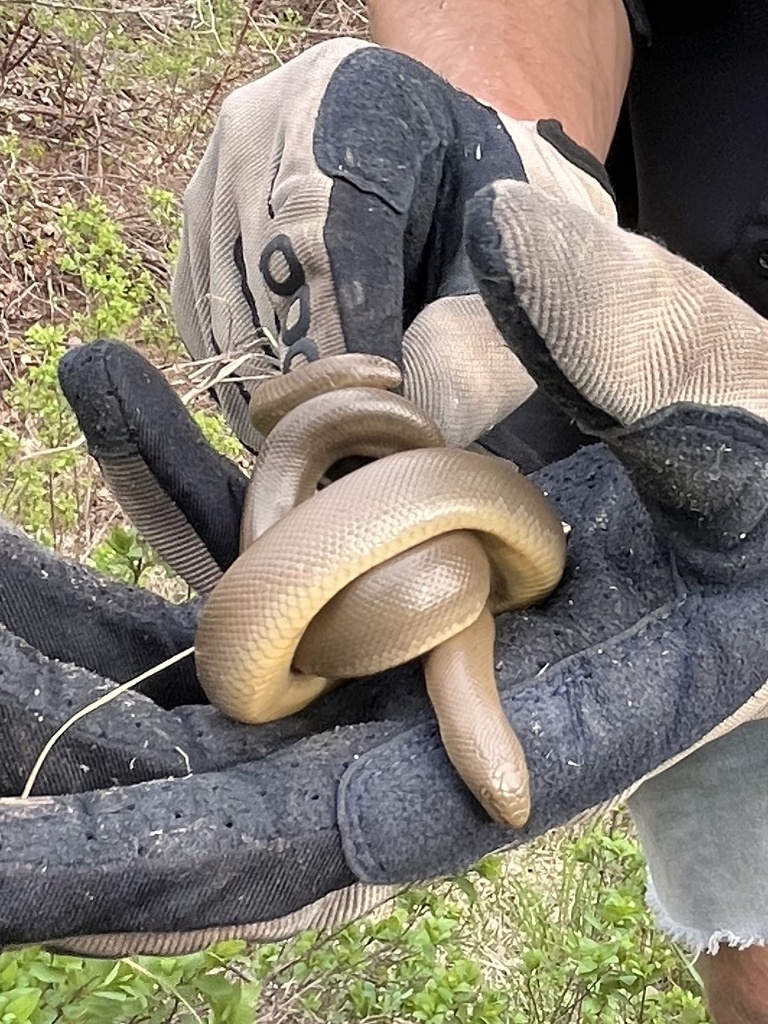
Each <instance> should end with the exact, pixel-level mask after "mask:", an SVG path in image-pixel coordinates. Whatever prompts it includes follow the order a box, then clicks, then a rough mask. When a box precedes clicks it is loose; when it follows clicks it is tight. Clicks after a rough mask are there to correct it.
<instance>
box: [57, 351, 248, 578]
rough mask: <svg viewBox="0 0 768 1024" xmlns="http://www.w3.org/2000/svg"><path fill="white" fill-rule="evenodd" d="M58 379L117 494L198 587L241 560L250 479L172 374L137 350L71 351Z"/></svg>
mask: <svg viewBox="0 0 768 1024" xmlns="http://www.w3.org/2000/svg"><path fill="white" fill-rule="evenodd" d="M59 381H60V384H61V387H62V390H63V392H64V394H65V396H66V398H67V401H68V402H69V404H70V405H71V406H72V409H73V410H74V413H75V415H76V417H77V420H78V423H79V424H80V428H81V429H82V431H83V433H84V434H85V437H86V440H87V442H88V450H89V452H90V453H91V455H92V456H93V457H94V458H95V459H96V461H97V462H98V464H99V468H100V469H101V472H102V474H103V476H104V479H105V481H106V483H107V485H108V486H109V488H110V490H111V491H112V494H113V495H114V497H115V499H116V500H117V501H118V503H119V504H120V506H121V508H122V509H123V511H124V512H125V514H126V515H127V516H128V518H129V519H130V520H131V521H132V523H133V524H134V526H135V527H136V529H137V530H138V531H139V532H140V533H141V534H142V536H143V537H145V538H146V540H147V541H149V543H151V544H152V545H153V547H154V548H155V549H156V550H157V551H158V553H159V554H160V555H161V557H162V558H163V559H164V560H165V561H166V562H167V563H168V565H170V566H171V567H172V568H173V570H174V571H175V572H177V573H178V574H179V576H181V578H182V579H184V580H185V582H186V583H187V584H188V585H189V586H190V587H192V588H193V589H194V590H196V591H197V592H198V593H205V592H207V591H209V590H210V589H212V587H213V586H214V584H215V583H216V581H217V580H218V579H219V578H220V577H221V575H222V573H223V572H224V571H225V570H226V569H227V568H228V567H229V566H230V565H231V563H232V562H233V561H234V560H235V558H236V557H237V553H238V546H239V532H240V515H241V510H242V506H243V502H244V500H245V490H246V486H247V480H246V477H245V476H244V474H243V473H241V471H240V470H239V469H238V468H237V467H236V466H235V465H234V464H233V463H232V462H230V461H229V460H228V459H226V458H224V457H223V456H222V455H219V454H218V453H217V452H216V451H214V449H213V448H212V447H211V446H210V445H209V444H208V442H207V441H206V440H205V438H204V437H203V435H202V433H201V431H200V429H199V427H198V426H197V424H196V423H195V422H194V420H193V419H192V417H191V416H190V415H189V412H188V411H187V409H186V408H185V406H184V404H183V403H182V402H181V400H180V398H179V397H178V395H177V394H176V392H175V391H174V390H173V388H171V387H170V385H169V384H168V382H167V381H166V379H165V377H164V376H163V375H162V373H160V371H159V370H157V369H155V368H154V367H153V366H152V365H151V364H150V363H149V362H148V361H147V360H146V359H144V357H143V356H141V355H140V354H139V352H137V351H136V350H135V349H133V348H131V347H130V346H128V345H124V344H122V343H120V342H115V341H107V340H105V341H98V342H94V343H92V344H90V345H85V346H81V347H78V348H75V349H72V350H70V351H69V352H68V353H67V354H66V355H65V356H64V357H63V359H62V360H61V362H60V364H59Z"/></svg>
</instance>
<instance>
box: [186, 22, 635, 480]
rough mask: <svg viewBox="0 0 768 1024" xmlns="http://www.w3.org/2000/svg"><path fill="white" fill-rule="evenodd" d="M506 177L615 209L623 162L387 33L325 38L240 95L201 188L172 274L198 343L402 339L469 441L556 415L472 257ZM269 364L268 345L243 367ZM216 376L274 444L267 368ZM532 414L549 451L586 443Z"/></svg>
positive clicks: (420, 394) (205, 352) (392, 346)
mask: <svg viewBox="0 0 768 1024" xmlns="http://www.w3.org/2000/svg"><path fill="white" fill-rule="evenodd" d="M498 178H506V179H510V178H511V179H516V180H519V181H528V182H530V183H531V184H532V185H534V186H535V187H536V188H538V189H541V190H542V192H544V193H545V194H547V195H550V196H554V197H558V198H563V199H567V200H568V201H570V202H573V203H576V204H578V205H579V206H581V207H582V208H584V209H585V210H588V211H590V212H592V213H595V214H598V215H599V216H600V217H604V218H606V219H608V220H610V221H615V219H616V213H615V209H614V203H613V200H612V196H611V192H610V186H609V184H608V180H607V176H606V174H605V171H604V169H603V168H602V166H601V165H600V164H599V163H598V162H597V161H596V160H595V159H594V158H593V157H592V156H591V155H590V154H588V153H587V152H586V151H584V150H582V149H581V148H580V147H578V146H576V145H575V144H574V143H573V142H572V141H571V140H569V139H568V138H567V137H566V136H565V135H564V134H563V132H562V130H561V128H560V125H559V124H558V123H557V122H554V121H545V122H544V121H540V122H522V121H513V120H510V119H508V118H503V117H500V116H499V115H498V114H497V113H496V112H495V111H494V110H492V109H490V108H489V107H487V106H484V105H483V104H481V103H480V102H478V101H477V100H475V99H473V98H472V97H470V96H467V95H465V94H463V93H460V92H457V91H456V90H455V89H454V88H453V87H451V86H450V85H449V84H448V83H447V82H445V81H444V80H443V79H441V78H440V77H438V76H437V75H436V74H434V73H433V72H432V71H430V70H428V69H427V68H425V67H424V66H423V65H421V64H419V63H417V62H416V61H414V60H412V59H410V58H408V57H405V56H403V55H402V54H399V53H395V52H393V51H390V50H386V49H382V48H380V47H377V46H374V45H370V44H367V43H362V42H359V41H355V40H350V39H337V40H333V41H331V42H327V43H322V44H320V45H318V46H315V47H313V48H311V49H309V50H308V51H306V52H305V53H303V54H302V55H301V56H299V57H298V58H296V59H294V60H292V61H290V62H289V63H288V64H286V65H284V66H283V67H281V68H279V69H278V70H276V71H274V72H272V73H271V74H269V75H267V76H266V77H264V78H262V79H260V80H258V81H255V82H253V83H251V84H249V85H246V86H245V87H243V88H240V89H238V90H236V91H235V92H233V93H232V94H231V95H230V96H229V97H227V99H226V100H225V101H224V103H223V105H222V109H221V113H220V116H219V119H218V123H217V125H216V128H215V130H214V133H213V136H212V138H211V141H210V144H209V146H208V149H207V152H206V154H205V156H204V158H203V160H202V161H201V163H200V165H199V167H198V169H197V171H196V173H195V175H194V178H193V179H192V182H191V184H190V185H189V187H188V189H187V191H186V196H185V199H184V235H183V241H182V247H181V253H180V259H179V263H178V268H177V272H176V277H175V282H174V290H173V297H174V310H175V317H176V322H177V327H178V329H179V332H180V334H181V336H182V338H183V340H184V343H185V344H186V346H187V348H188V349H189V350H190V352H191V353H192V354H193V355H194V356H195V357H196V358H198V359H203V358H209V357H211V356H214V355H217V354H219V353H223V354H224V355H227V356H237V355H241V354H243V353H246V352H248V351H252V350H257V349H258V348H259V342H260V340H262V339H263V338H264V336H265V335H266V336H268V337H269V338H271V339H273V341H274V348H273V355H274V356H276V357H277V362H278V365H279V367H280V369H283V370H285V369H288V368H289V367H290V366H291V365H293V363H294V361H295V360H296V359H316V358H318V357H322V356H326V355H330V354H334V353H340V352H344V351H355V352H373V353H376V354H377V355H380V356H385V357H387V358H389V359H391V360H392V361H394V362H395V363H396V364H397V365H398V366H400V367H401V368H402V371H403V377H404V384H403V392H404V394H405V395H406V397H408V398H410V399H412V400H413V401H414V402H416V404H417V405H419V406H421V407H422V408H423V409H425V410H426V411H427V412H429V413H430V414H431V415H432V417H433V418H434V419H435V420H436V422H437V424H438V426H439V427H440V428H441V430H442V432H443V434H444V436H445V437H446V439H447V441H448V443H451V444H457V445H467V444H469V443H470V442H473V441H476V440H477V439H478V438H480V437H481V436H482V435H484V434H485V433H486V432H487V431H489V430H490V429H491V428H492V427H494V426H495V425H496V424H499V423H500V421H502V420H504V419H505V417H507V416H508V414H509V413H511V412H513V411H514V410H517V409H518V408H519V407H521V406H525V409H524V410H522V411H521V413H520V415H521V417H525V420H524V422H526V423H527V422H529V420H530V417H532V416H536V415H537V414H538V416H539V418H540V420H541V421H542V422H544V423H546V424H551V421H552V418H553V417H557V410H556V409H553V408H552V406H551V405H550V404H549V403H546V408H545V409H544V410H543V411H542V410H539V404H544V399H543V397H542V396H538V397H535V396H534V393H535V390H536V386H535V384H534V382H533V380H532V379H531V378H530V376H529V375H528V374H527V373H526V372H525V371H524V370H523V368H522V367H521V365H520V363H519V361H518V360H517V358H516V357H515V355H514V354H513V352H512V351H511V349H510V348H509V346H508V345H507V344H506V342H505V340H504V338H503V336H502V335H501V334H500V333H499V332H498V331H497V329H496V327H495V325H494V324H493V321H492V319H491V318H490V316H489V315H488V312H487V310H486V308H485V306H484V304H483V302H482V300H481V299H480V296H479V295H478V293H477V286H476V284H475V281H474V278H473V276H472V273H471V270H470V267H469V264H468V262H467V259H466V254H465V247H464V238H463V224H464V206H465V203H466V202H467V200H468V199H469V198H470V197H471V196H473V195H474V194H475V193H476V192H477V191H478V190H479V189H480V188H482V187H483V186H484V185H487V184H488V183H490V182H492V181H495V180H496V179H498ZM259 372H262V373H263V360H259V359H258V358H253V359H252V360H251V361H250V362H248V361H246V362H244V363H242V364H240V365H238V371H237V376H238V377H248V375H249V373H251V374H254V375H258V374H259ZM215 390H216V395H217V398H218V399H219V401H220V404H221V405H222V407H223V409H224V411H225V413H226V415H227V417H228V418H229V420H230V423H231V424H232V426H233V427H234V429H235V430H236V432H237V434H238V435H239V436H240V438H241V439H242V440H243V441H245V442H246V443H248V444H249V445H250V446H251V447H256V446H257V445H258V438H257V436H255V435H254V432H253V428H252V427H250V425H249V424H248V422H247V417H246V412H247V400H248V395H249V392H250V390H251V388H250V387H249V385H248V383H247V382H246V383H222V384H220V385H217V387H216V389H215ZM537 410H538V413H537ZM527 433H528V434H530V435H537V436H539V438H540V442H541V445H542V447H543V456H544V457H543V460H542V461H547V460H548V459H549V458H551V457H553V456H557V455H562V454H566V453H567V446H568V445H570V446H571V447H570V450H573V437H572V436H570V437H569V436H567V433H568V432H567V431H565V432H563V431H560V432H559V435H558V432H557V431H554V430H552V429H551V426H550V427H549V429H548V430H541V431H530V430H529V431H527ZM529 443H530V442H529ZM548 446H553V447H552V450H550V449H549V447H548ZM563 446H566V447H563ZM533 447H534V449H535V444H534V445H533ZM521 461H522V462H525V461H526V456H525V455H523V456H522V457H521Z"/></svg>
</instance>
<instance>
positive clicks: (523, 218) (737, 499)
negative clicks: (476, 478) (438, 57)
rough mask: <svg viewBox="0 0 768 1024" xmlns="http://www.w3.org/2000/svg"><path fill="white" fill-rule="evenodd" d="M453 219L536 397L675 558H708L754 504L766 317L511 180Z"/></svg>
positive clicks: (759, 505)
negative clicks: (618, 479) (627, 477)
mask: <svg viewBox="0 0 768 1024" xmlns="http://www.w3.org/2000/svg"><path fill="white" fill-rule="evenodd" d="M467 224H468V240H469V241H468V244H469V252H470V257H471V260H472V263H473V266H474V268H475V271H476V274H477V278H478V282H479V286H480V289H481V292H482V294H483V296H484V298H485V300H486V302H487V304H488V307H489V309H490V311H491V314H492V316H493V318H494V320H495V322H496V324H497V326H498V327H499V329H500V330H501V332H502V333H503V334H504V336H505V338H506V339H507V341H508V343H509V344H510V346H511V347H512V348H513V349H514V350H515V352H516V353H517V354H518V355H519V357H520V359H521V361H522V362H523V363H524V364H525V365H526V367H527V368H528V370H529V372H530V373H531V374H532V375H533V376H534V377H535V378H536V379H537V381H538V382H539V383H540V385H541V388H542V389H543V390H545V391H547V392H548V393H549V395H550V396H551V397H552V399H553V400H554V401H555V402H556V403H557V404H559V405H560V406H561V407H562V409H563V410H564V411H565V412H566V413H567V414H568V415H571V416H573V417H574V419H575V420H576V421H577V422H578V424H579V425H580V427H582V428H583V429H584V430H586V431H589V432H590V433H592V434H593V435H597V436H599V437H601V438H602V439H603V440H604V441H605V442H606V443H607V444H608V445H610V447H611V448H612V450H613V451H615V452H616V454H617V455H618V457H619V458H620V459H621V460H622V462H623V463H624V464H625V465H626V466H627V468H628V469H629V470H630V472H631V473H632V476H633V479H634V481H635V484H636V486H637V488H638V491H639V493H640V495H641V497H642V499H643V500H644V501H645V502H646V503H647V504H649V506H650V507H652V508H653V509H654V510H655V512H656V514H657V515H659V516H660V517H661V518H662V519H663V521H664V522H663V528H664V530H665V531H670V530H671V531H672V532H673V534H674V535H675V543H676V546H677V549H678V551H679V553H680V554H681V556H682V557H684V558H685V559H688V560H690V559H691V558H693V559H695V560H696V561H697V562H698V563H699V564H700V566H701V565H702V564H703V563H701V555H702V551H701V549H702V548H703V547H704V546H709V547H713V548H714V551H715V562H717V560H718V559H722V557H723V552H724V550H725V548H726V547H728V546H733V545H738V544H739V543H740V541H741V538H742V534H745V533H748V532H749V531H750V530H752V529H753V527H754V526H755V524H756V523H757V522H759V521H760V519H761V517H762V515H763V510H764V508H765V506H766V501H768V492H767V489H766V485H765V465H766V462H768V432H767V431H766V422H765V415H766V414H768V389H766V386H765V379H766V377H768V355H766V353H768V322H766V321H765V320H763V319H762V318H760V317H759V316H758V315H757V314H756V313H755V312H754V311H753V310H752V309H750V308H749V307H748V306H747V305H746V304H745V303H743V302H742V301H741V300H740V299H738V298H737V297H736V296H734V295H732V294H731V293H730V292H728V291H727V290H726V289H724V288H723V287H722V286H720V285H719V284H718V283H717V282H715V281H714V280H713V279H712V278H710V277H709V276H708V275H706V274H705V273H704V272H703V271H701V270H699V269H698V268H697V267H694V266H692V265H691V264H689V263H687V262H685V261H684V260H682V259H680V258H679V257H677V256H674V255H673V254H671V253H669V252H667V251H665V250H663V249H662V248H660V247H659V246H658V245H657V244H656V243H654V242H652V241H651V240H649V239H645V238H641V237H639V236H637V235H633V234H631V233H628V232H625V231H622V230H620V229H619V228H617V227H615V226H612V225H610V224H609V223H607V221H605V220H602V219H599V218H596V217H593V216H591V215H590V214H588V213H587V212H586V211H584V210H581V209H578V208H576V207H575V206H572V205H569V204H566V203H561V202H556V201H553V200H549V199H547V198H545V197H542V196H541V195H539V194H537V193H535V192H534V191H533V190H531V189H530V188H528V187H526V186H524V185H521V184H520V183H517V182H500V183H498V184H497V185H494V186H493V187H492V188H490V189H488V190H486V191H485V192H483V194H482V195H480V196H478V197H477V198H476V199H475V200H474V201H473V203H472V205H471V207H470V209H469V211H468V215H467ZM574 264H575V266H574ZM694 403H696V404H694ZM660 522H661V520H660ZM692 548H698V549H699V550H698V552H696V551H694V550H692ZM709 562H710V566H709V569H707V571H708V572H710V571H715V572H717V571H718V569H717V566H716V565H713V564H712V559H709Z"/></svg>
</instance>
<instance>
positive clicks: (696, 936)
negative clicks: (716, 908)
mask: <svg viewBox="0 0 768 1024" xmlns="http://www.w3.org/2000/svg"><path fill="white" fill-rule="evenodd" d="M645 899H646V902H647V904H648V907H649V908H650V910H651V913H652V914H653V916H654V919H655V921H656V924H657V926H658V928H659V930H660V931H662V932H664V934H665V935H668V936H669V938H671V939H672V941H673V942H675V943H677V945H678V946H682V947H683V948H684V949H686V950H687V951H688V952H690V953H692V954H693V955H694V956H696V957H698V956H700V955H701V954H702V953H705V954H709V955H712V956H714V954H715V953H717V952H718V950H719V949H720V947H721V946H729V947H731V948H732V949H749V948H750V947H751V946H765V945H768V926H766V930H765V932H763V933H758V934H751V935H748V936H744V935H738V934H736V933H735V932H733V931H731V930H730V929H726V928H724V929H721V930H718V931H714V932H710V933H707V932H703V931H700V930H699V929H697V928H691V927H689V926H687V925H682V924H680V923H679V922H678V921H675V920H674V919H673V918H672V917H670V915H669V914H668V913H667V911H666V909H665V908H664V906H663V904H662V902H661V900H660V899H659V897H658V894H657V892H656V889H655V887H654V885H653V881H652V879H651V877H650V875H649V876H648V882H647V888H646V894H645Z"/></svg>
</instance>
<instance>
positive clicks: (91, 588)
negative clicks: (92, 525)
mask: <svg viewBox="0 0 768 1024" xmlns="http://www.w3.org/2000/svg"><path fill="white" fill-rule="evenodd" d="M197 614H198V602H196V601H195V602H189V603H187V604H172V603H171V602H169V601H165V600H164V599H163V598H161V597H159V596H157V595H156V594H153V593H150V592H149V591H147V590H143V589H142V588H140V587H128V586H126V585H124V584H122V583H118V582H114V581H110V580H107V579H105V578H104V577H103V576H101V575H99V574H98V573H96V572H94V571H93V570H91V569H87V568H86V567H85V566H82V565H78V564H76V563H73V562H69V561H67V560H65V559H63V558H60V557H58V556H57V555H55V554H54V553H53V552H51V551H49V550H48V549H47V548H44V547H42V546H41V545H39V544H37V543H36V542H34V541H32V540H30V539H29V538H28V537H26V536H25V535H24V534H22V533H21V532H20V531H18V530H17V529H15V528H14V527H12V526H11V525H10V524H8V523H6V522H3V521H2V520H0V624H2V625H3V626H5V628H6V629H7V630H8V631H9V632H10V633H12V634H14V635H15V636H17V637H19V638H21V639H22V640H24V641H25V642H26V643H27V644H29V645H30V646H31V647H33V648H36V649H37V650H38V651H39V652H41V653H42V654H43V655H45V656H46V657H47V658H50V659H53V660H55V661H57V662H62V663H65V664H69V665H77V666H80V667H81V668H84V669H87V670H88V671H89V672H93V673H96V674H97V675H98V676H99V677H105V678H107V679H112V680H114V681H115V682H118V683H123V682H127V681H128V680H129V679H133V678H134V677H135V676H137V675H139V674H140V673H143V672H146V671H147V670H148V669H150V668H153V667H154V666H155V665H158V664H160V663H161V662H163V661H165V660H166V659H167V658H170V657H171V656H173V655H175V654H178V653H179V652H180V651H183V650H185V649H186V648H188V647H190V646H191V645H192V644H193V642H194V634H195V627H196V622H197ZM140 692H143V693H145V694H147V695H148V696H150V697H152V698H153V699H154V700H156V701H157V702H158V704H160V705H161V706H163V707H173V706H175V705H176V704H178V703H194V702H199V701H205V696H204V694H203V691H202V689H201V688H200V686H199V684H198V682H197V677H196V676H195V672H194V666H193V665H192V663H191V659H189V660H187V661H183V662H180V663H179V664H177V665H174V666H172V667H169V668H168V669H166V670H165V671H164V672H163V674H162V676H159V677H157V678H156V679H149V680H147V681H146V683H143V684H141V690H140ZM79 703H80V702H78V706H79ZM82 703H85V701H82Z"/></svg>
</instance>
